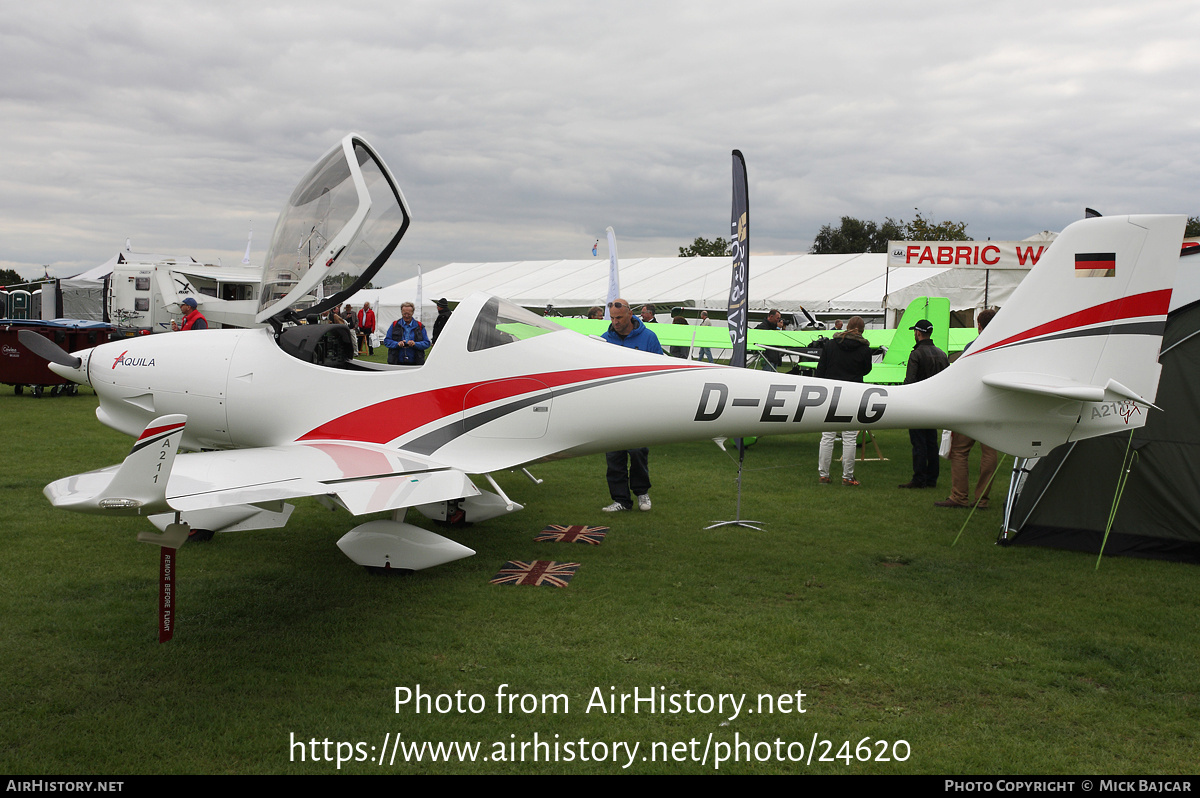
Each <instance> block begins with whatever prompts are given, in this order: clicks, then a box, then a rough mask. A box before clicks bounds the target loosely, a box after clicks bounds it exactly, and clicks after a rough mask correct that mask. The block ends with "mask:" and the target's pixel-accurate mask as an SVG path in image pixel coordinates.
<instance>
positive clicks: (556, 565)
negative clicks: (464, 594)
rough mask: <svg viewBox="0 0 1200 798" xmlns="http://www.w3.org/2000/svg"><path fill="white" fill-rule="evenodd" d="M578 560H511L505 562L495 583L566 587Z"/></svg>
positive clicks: (573, 573)
mask: <svg viewBox="0 0 1200 798" xmlns="http://www.w3.org/2000/svg"><path fill="white" fill-rule="evenodd" d="M578 567H579V563H577V562H551V561H549V560H534V561H533V562H521V561H520V560H509V561H508V562H506V563H504V567H503V568H501V569H500V573H498V574H496V576H495V577H494V578H493V579H492V582H491V583H492V584H493V585H550V586H552V587H566V586H567V583H568V582H570V581H571V577H573V576H574V575H575V569H577V568H578Z"/></svg>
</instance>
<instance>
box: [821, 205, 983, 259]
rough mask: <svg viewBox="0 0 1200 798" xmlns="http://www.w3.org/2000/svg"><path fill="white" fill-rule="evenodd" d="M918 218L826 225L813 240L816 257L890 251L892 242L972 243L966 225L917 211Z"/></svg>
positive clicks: (845, 218) (847, 218)
mask: <svg viewBox="0 0 1200 798" xmlns="http://www.w3.org/2000/svg"><path fill="white" fill-rule="evenodd" d="M913 210H915V211H916V212H917V218H915V219H913V220H912V221H911V222H907V223H906V222H905V221H904V220H903V219H893V218H892V217H890V216H889V217H887V218H886V219H884V220H883V223H882V224H876V223H875V222H870V221H862V220H861V219H855V218H854V217H853V216H843V217H842V223H841V224H840V225H839V226H838V227H834V226H833V225H829V224H827V225H824V226H823V227H821V230H820V232H818V233H817V237H816V238H815V239H813V245H812V249H810V250H809V252H811V253H812V254H814V255H834V254H838V255H851V254H856V253H859V252H887V243H888V242H889V241H968V240H970V239H969V238H968V237H967V223H966V222H935V221H934V220H933V219H930V218H926V217H925V216H922V215H921V209H920V208H914V209H913Z"/></svg>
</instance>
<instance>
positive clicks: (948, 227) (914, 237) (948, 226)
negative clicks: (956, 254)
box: [880, 208, 971, 251]
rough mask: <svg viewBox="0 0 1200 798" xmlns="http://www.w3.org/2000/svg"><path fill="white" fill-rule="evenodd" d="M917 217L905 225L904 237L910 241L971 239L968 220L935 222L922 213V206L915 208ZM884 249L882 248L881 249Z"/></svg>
mask: <svg viewBox="0 0 1200 798" xmlns="http://www.w3.org/2000/svg"><path fill="white" fill-rule="evenodd" d="M913 210H914V211H916V212H917V218H916V219H913V220H912V221H911V222H909V223H908V224H906V225H904V238H905V239H906V240H908V241H970V240H971V239H970V237H969V236H967V223H966V222H949V221H947V222H935V221H934V220H933V219H926V218H925V217H924V216H922V215H921V209H920V208H913ZM880 251H882V250H880Z"/></svg>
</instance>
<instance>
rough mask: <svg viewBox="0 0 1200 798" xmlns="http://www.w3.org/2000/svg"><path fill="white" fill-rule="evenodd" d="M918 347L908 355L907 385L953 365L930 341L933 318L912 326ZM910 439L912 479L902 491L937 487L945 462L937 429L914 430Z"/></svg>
mask: <svg viewBox="0 0 1200 798" xmlns="http://www.w3.org/2000/svg"><path fill="white" fill-rule="evenodd" d="M909 329H910V330H912V331H913V337H914V338H916V340H917V343H916V346H914V347H913V350H912V354H910V355H909V356H908V372H907V374H906V375H905V377H904V384H905V385H911V384H912V383H914V382H921V381H922V380H927V379H929V378H930V377H932V376H933V375H935V374H939V373H941V372H942V371H943V370H945V369H946V368H948V367H949V366H950V360H949V359H948V358H947V357H946V353H945V352H943V351H942V350H940V349H938V348H937V347H936V346H934V345H933V341H931V340H929V338H930V336H931V335H933V324H932V323H931V322H930V321H929V319H921V320H920V321H918V322H917V323H916V324H914V325H913V326H912V327H910V328H909ZM908 440H909V441H910V442H911V443H912V450H913V475H912V479H911V480H909V481H908V482H905V483H904V484H903V485H901V486H900V487H902V488H936V487H937V479H938V473H939V472H940V471H941V463H940V462H938V437H937V430H935V429H910V430H909V431H908Z"/></svg>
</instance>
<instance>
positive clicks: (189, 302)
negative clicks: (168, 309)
mask: <svg viewBox="0 0 1200 798" xmlns="http://www.w3.org/2000/svg"><path fill="white" fill-rule="evenodd" d="M179 306H180V307H181V308H183V309H184V310H183V324H182V325H180V324H179V323H177V322H176V321H175V320H174V319H172V320H171V329H172V330H207V329H208V319H206V318H204V316H203V315H201V313H200V311H199V310H197V308H196V300H194V299H192V298H191V297H188V298H187V299H185V300H183V301H182V302H180V303H179Z"/></svg>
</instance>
